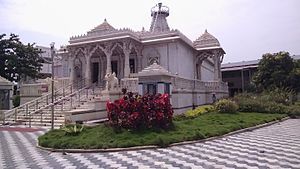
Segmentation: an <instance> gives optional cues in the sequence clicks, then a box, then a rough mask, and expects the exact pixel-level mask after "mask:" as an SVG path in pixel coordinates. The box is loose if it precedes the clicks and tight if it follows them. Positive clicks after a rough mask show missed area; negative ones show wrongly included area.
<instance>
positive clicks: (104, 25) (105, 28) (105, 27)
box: [90, 19, 115, 32]
mask: <svg viewBox="0 0 300 169" xmlns="http://www.w3.org/2000/svg"><path fill="white" fill-rule="evenodd" d="M111 30H115V28H114V27H112V26H111V25H110V24H109V23H108V22H107V20H106V19H104V22H103V23H101V24H100V25H98V26H96V27H95V28H94V29H92V30H91V31H90V32H103V31H111Z"/></svg>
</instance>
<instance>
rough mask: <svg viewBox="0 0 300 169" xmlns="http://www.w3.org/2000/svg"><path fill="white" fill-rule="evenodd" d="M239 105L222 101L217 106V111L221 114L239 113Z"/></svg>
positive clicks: (226, 100)
mask: <svg viewBox="0 0 300 169" xmlns="http://www.w3.org/2000/svg"><path fill="white" fill-rule="evenodd" d="M238 108H239V107H238V105H237V104H236V103H235V102H234V101H231V100H228V99H222V100H219V101H218V102H217V103H216V104H215V109H216V111H217V112H219V113H237V110H238Z"/></svg>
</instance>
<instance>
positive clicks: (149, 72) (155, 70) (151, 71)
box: [138, 62, 174, 76]
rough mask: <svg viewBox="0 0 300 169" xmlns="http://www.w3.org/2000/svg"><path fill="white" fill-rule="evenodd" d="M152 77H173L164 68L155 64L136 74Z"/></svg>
mask: <svg viewBox="0 0 300 169" xmlns="http://www.w3.org/2000/svg"><path fill="white" fill-rule="evenodd" d="M153 75H167V76H174V75H173V74H171V73H170V72H169V71H168V70H166V69H165V68H164V67H162V66H160V65H159V64H157V63H156V62H154V63H153V64H152V65H150V66H148V67H146V68H144V69H143V70H142V71H140V72H139V73H138V76H153Z"/></svg>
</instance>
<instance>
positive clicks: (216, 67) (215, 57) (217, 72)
mask: <svg viewBox="0 0 300 169" xmlns="http://www.w3.org/2000/svg"><path fill="white" fill-rule="evenodd" d="M213 60H214V80H215V81H220V71H221V70H220V55H219V53H218V52H214V53H213Z"/></svg>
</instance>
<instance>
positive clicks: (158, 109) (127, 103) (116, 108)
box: [106, 92, 173, 129]
mask: <svg viewBox="0 0 300 169" xmlns="http://www.w3.org/2000/svg"><path fill="white" fill-rule="evenodd" d="M106 108H107V116H108V120H109V124H110V125H111V126H112V127H115V128H125V129H140V128H153V127H159V128H167V127H169V126H170V124H172V116H173V109H172V105H171V104H170V98H169V95H168V94H157V95H145V96H140V95H133V94H132V93H131V92H129V93H127V94H125V95H124V96H123V97H122V98H120V99H119V100H115V101H114V102H110V101H108V102H107V104H106Z"/></svg>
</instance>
